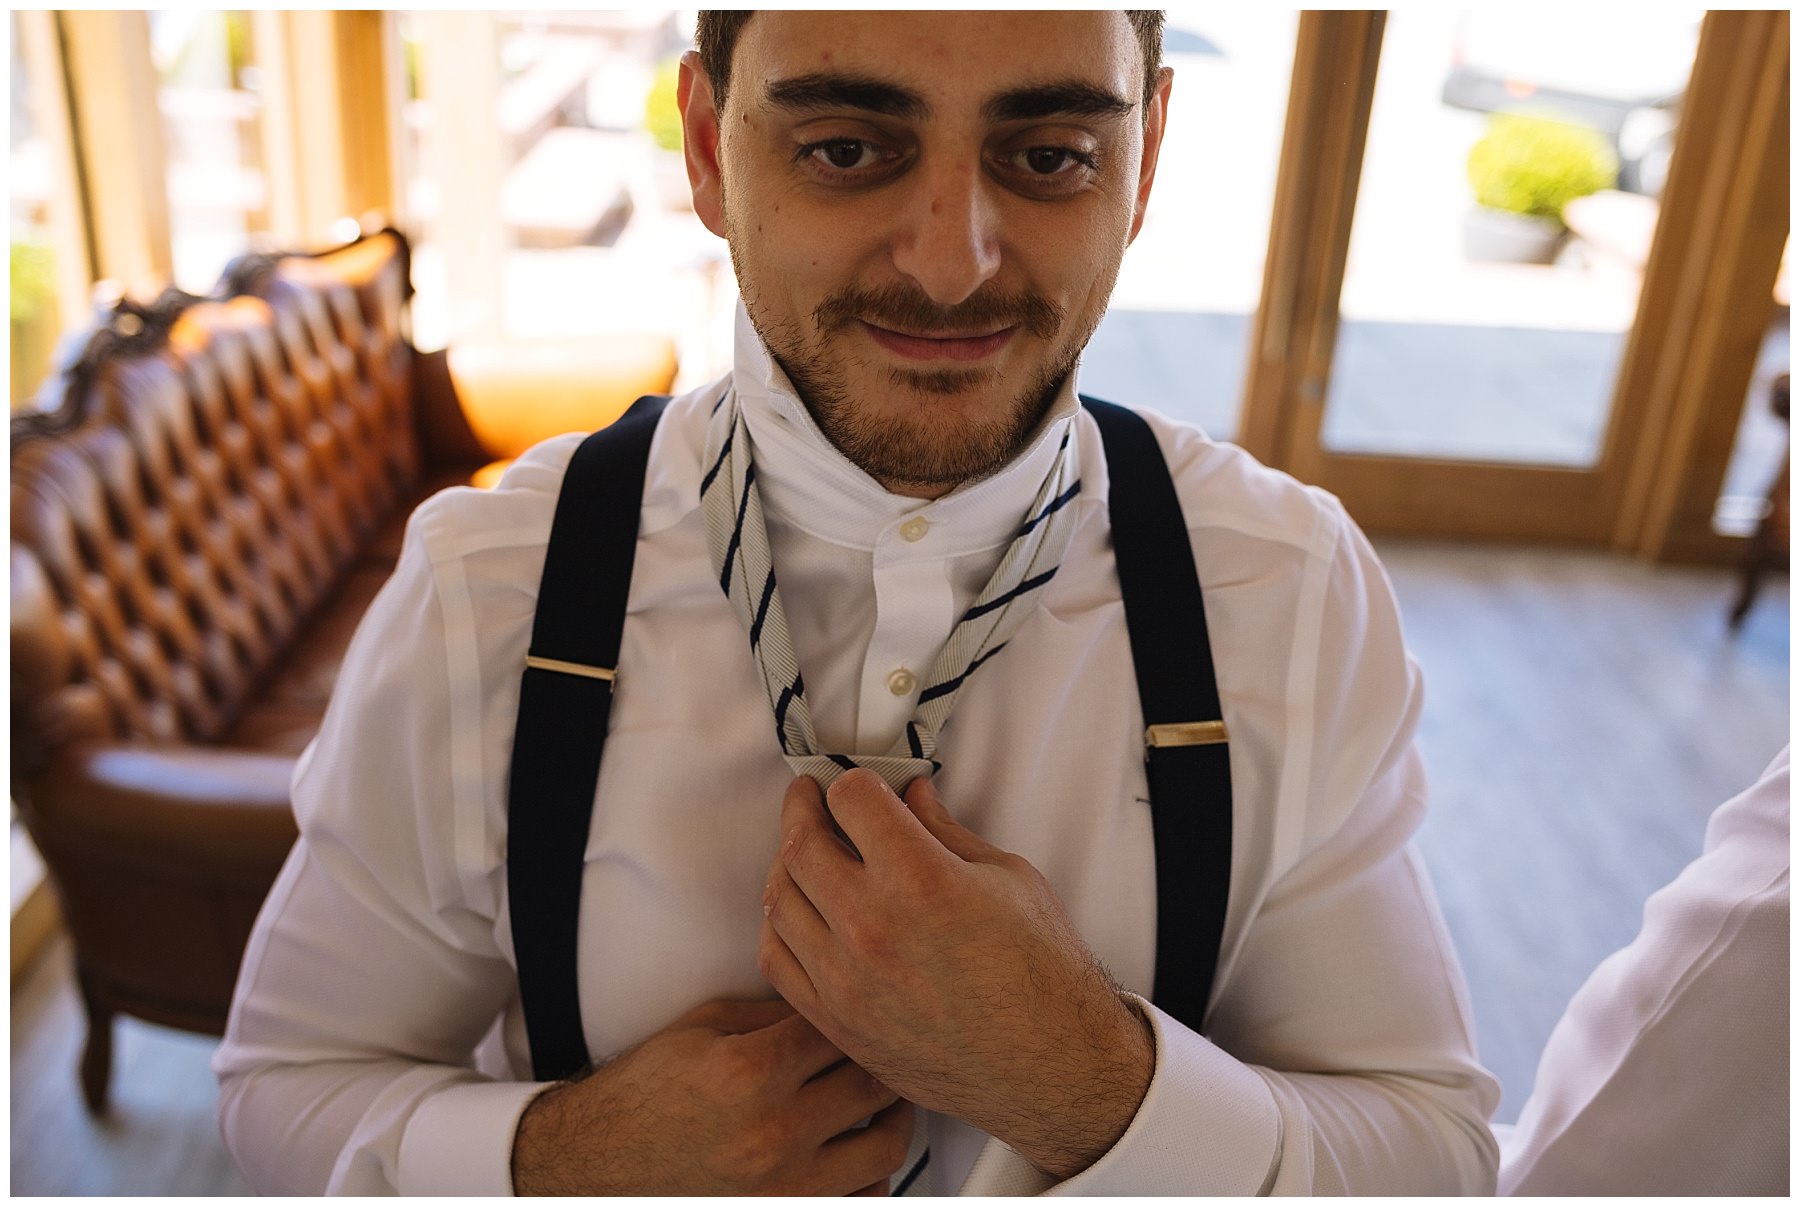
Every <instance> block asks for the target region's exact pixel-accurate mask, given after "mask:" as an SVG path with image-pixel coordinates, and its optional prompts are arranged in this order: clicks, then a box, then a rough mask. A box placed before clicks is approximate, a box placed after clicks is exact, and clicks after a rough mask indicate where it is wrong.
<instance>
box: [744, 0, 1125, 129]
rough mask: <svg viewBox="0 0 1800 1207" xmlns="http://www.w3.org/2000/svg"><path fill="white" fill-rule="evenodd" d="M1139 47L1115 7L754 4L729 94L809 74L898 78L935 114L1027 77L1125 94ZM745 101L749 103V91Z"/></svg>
mask: <svg viewBox="0 0 1800 1207" xmlns="http://www.w3.org/2000/svg"><path fill="white" fill-rule="evenodd" d="M1143 70H1144V61H1143V53H1142V50H1141V48H1140V46H1139V44H1138V40H1137V36H1136V34H1135V33H1134V32H1133V31H1132V26H1131V22H1130V20H1129V19H1128V18H1127V17H1126V16H1125V15H1124V14H1123V13H1120V12H1105V11H1099V12H1096V11H1080V12H1076V11H1069V12H799V11H791V10H789V11H769V10H760V11H758V12H757V14H756V16H755V17H754V18H753V19H752V20H750V21H749V22H747V23H746V24H745V26H744V30H743V33H742V34H741V35H740V37H739V39H738V44H737V48H736V52H735V53H734V54H733V56H732V65H731V79H732V84H733V87H732V94H733V95H736V96H744V95H745V92H746V89H745V88H744V84H745V83H747V82H750V81H756V84H755V85H753V86H752V88H751V89H750V90H749V91H751V92H752V93H754V91H755V90H756V89H757V88H758V87H760V86H761V85H766V84H768V83H772V82H775V81H778V80H782V79H786V78H790V77H793V76H800V75H805V74H809V73H813V72H826V71H830V72H843V73H847V74H851V75H859V76H869V77H873V78H880V79H883V80H887V81H891V82H893V83H896V84H901V85H904V86H905V87H907V88H908V89H909V90H911V91H914V92H916V93H918V94H919V95H920V96H922V97H924V98H925V99H926V100H927V101H928V102H929V103H930V104H931V106H932V108H933V110H934V111H938V110H940V109H942V110H944V111H954V110H956V109H957V108H958V107H959V106H961V105H965V104H972V105H977V106H978V105H979V104H980V103H981V102H982V101H983V100H985V99H987V98H988V97H991V96H993V95H994V94H996V93H998V92H1001V91H1005V90H1009V89H1015V88H1019V87H1021V86H1026V85H1031V84H1041V83H1047V82H1050V81H1064V80H1070V79H1080V80H1084V81H1088V82H1092V83H1094V84H1099V85H1104V86H1106V87H1108V88H1109V89H1110V90H1111V91H1114V92H1116V93H1118V94H1120V95H1122V96H1125V97H1136V96H1138V95H1139V93H1140V92H1141V91H1142V88H1143ZM745 99H746V100H747V101H748V100H750V97H749V96H745Z"/></svg>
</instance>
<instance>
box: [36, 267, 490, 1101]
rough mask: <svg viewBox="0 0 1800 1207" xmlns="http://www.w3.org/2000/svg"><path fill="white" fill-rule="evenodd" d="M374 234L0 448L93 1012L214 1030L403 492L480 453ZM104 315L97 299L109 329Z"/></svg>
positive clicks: (411, 500)
mask: <svg viewBox="0 0 1800 1207" xmlns="http://www.w3.org/2000/svg"><path fill="white" fill-rule="evenodd" d="M406 266H407V256H406V248H405V244H404V242H403V241H402V240H401V239H400V238H399V236H398V235H396V234H394V233H392V232H384V233H383V234H381V235H377V236H372V237H370V238H367V239H364V240H360V241H359V242H357V243H355V244H352V245H351V246H349V247H348V248H344V249H340V250H339V251H336V252H332V253H327V254H324V255H322V256H318V257H289V258H285V259H280V260H277V261H273V262H272V263H271V264H270V265H268V266H267V267H266V270H265V271H263V272H262V273H261V274H260V276H259V278H258V280H257V283H256V284H255V285H254V287H253V291H251V292H246V293H242V294H240V295H239V296H235V297H232V298H231V299H230V300H216V301H204V302H200V303H197V304H195V305H193V306H192V307H191V308H189V309H187V310H186V311H185V312H184V313H182V315H181V317H180V318H179V319H178V320H177V321H176V322H175V323H174V325H173V327H172V328H170V329H169V331H168V333H167V337H166V339H163V340H159V341H156V343H155V344H154V346H152V347H149V348H146V349H134V350H129V351H125V352H121V353H119V354H118V355H115V356H112V357H110V358H109V359H107V360H105V361H104V362H102V363H100V365H99V367H98V369H97V371H96V372H94V373H93V374H92V375H91V377H90V378H88V379H87V380H86V382H85V386H86V389H85V397H84V398H83V399H81V400H80V402H81V404H82V405H81V409H80V410H79V412H78V413H79V414H81V415H82V416H83V418H82V419H81V420H80V421H79V422H78V423H76V424H75V425H74V426H73V427H72V428H70V429H69V430H66V431H62V432H59V433H56V434H54V435H49V436H36V437H32V438H26V439H20V438H18V437H17V436H16V435H15V439H14V445H13V457H12V550H11V570H12V574H11V582H12V689H13V744H12V756H13V757H12V768H13V770H12V790H13V795H14V799H15V801H17V803H18V805H19V807H20V810H21V813H22V814H23V816H24V818H25V821H26V824H27V826H28V827H29V828H30V830H31V833H32V837H33V839H34V841H35V842H36V843H37V845H38V847H39V849H40V851H41V852H42V853H43V855H44V859H45V863H46V864H47V866H48V868H49V870H50V876H51V879H52V881H53V883H54V884H55V887H56V889H57V891H58V895H59V897H60V899H61V902H62V905H63V912H64V917H65V919H66V921H67V924H68V927H69V930H70V933H71V935H72V937H73V940H74V946H75V951H76V960H77V972H78V976H79V979H80V982H81V987H82V991H83V994H84V998H85V1001H86V1004H87V1008H88V1011H89V1023H90V1033H89V1043H88V1049H87V1052H86V1054H85V1056H84V1060H83V1070H82V1072H83V1084H84V1088H85V1089H86V1091H87V1094H88V1101H89V1104H90V1106H92V1107H93V1108H94V1109H96V1110H97V1109H100V1108H101V1107H103V1105H104V1102H105V1094H106V1081H107V1068H108V1064H109V1060H110V1038H109V1037H110V1019H111V1016H112V1014H113V1013H114V1012H118V1011H123V1012H127V1013H130V1014H134V1015H137V1016H139V1017H142V1018H145V1019H148V1020H150V1021H153V1022H159V1023H164V1024H168V1025H172V1026H178V1027H184V1028H189V1029H193V1030H198V1031H203V1032H208V1033H212V1034H217V1033H219V1032H220V1031H222V1029H223V1026H224V1022H225V1016H226V1012H227V1009H228V1007H229V1004H230V1000H231V991H232V986H233V984H234V982H235V979H236V975H237V968H238V962H239V960H240V959H241V957H242V953H243V947H244V943H245V940H246V938H247V936H248V933H249V929H250V926H251V923H252V922H253V920H254V918H255V915H256V911H257V909H258V907H259V906H260V904H261V902H262V898H263V896H264V894H265V893H266V892H267V890H268V887H269V884H270V883H271V881H272V880H273V878H274V876H275V874H276V872H277V871H278V870H279V868H280V866H281V863H282V860H283V859H284V857H285V856H286V853H287V850H288V848H289V847H290V846H291V845H292V842H293V839H294V836H295V827H294V821H293V817H292V813H291V810H290V808H289V804H288V780H289V777H290V776H291V773H292V770H293V761H294V757H295V756H296V755H297V754H298V753H299V752H300V750H301V749H302V748H303V747H304V746H305V744H306V742H307V741H308V740H309V739H310V738H311V736H312V734H313V733H314V732H315V731H316V729H317V727H318V724H319V721H320V719H321V717H322V715H323V712H324V707H325V703H326V699H327V697H328V695H329V693H330V690H331V686H332V683H333V681H334V680H335V678H336V675H337V669H338V665H339V661H340V659H341V657H342V654H343V651H344V649H345V646H346V645H347V644H348V641H349V637H350V634H351V632H352V630H353V629H354V628H355V625H356V622H357V620H358V619H359V618H360V616H361V615H362V612H363V610H364V608H366V607H367V605H368V603H369V601H370V600H371V599H372V598H373V596H374V594H375V592H376V590H377V589H378V588H379V587H380V585H381V583H382V582H383V581H384V580H385V579H386V577H387V575H388V573H389V572H390V571H391V569H392V566H393V561H394V558H395V557H396V555H397V553H398V550H399V542H400V535H401V532H402V529H403V526H404V523H405V519H406V516H407V514H408V513H409V512H410V510H411V508H412V506H413V505H414V504H415V503H416V502H418V501H419V500H420V499H421V498H423V497H424V495H426V494H428V493H430V492H431V491H434V490H436V489H438V488H440V487H442V486H445V485H450V484H454V483H457V482H464V481H467V478H468V475H469V473H470V472H471V471H472V470H473V469H474V468H475V467H476V466H478V465H479V464H480V463H481V462H483V461H485V460H487V459H488V457H489V455H490V454H489V453H488V452H487V451H486V450H484V449H482V448H481V447H480V446H479V444H478V443H477V442H476V441H475V440H474V439H473V438H472V437H471V436H470V434H469V432H468V429H467V426H466V424H464V423H462V422H461V421H460V419H459V418H458V411H457V407H456V399H455V394H454V390H453V389H451V388H450V384H449V377H448V375H447V373H445V371H444V369H443V364H442V357H441V356H440V357H438V358H435V359H433V358H426V357H421V356H419V355H418V354H416V353H415V352H414V351H413V349H412V347H411V346H410V344H409V343H408V342H407V339H406V337H405V334H404V330H403V321H404V315H405V302H406V299H407V297H408V295H409V285H408V283H407V280H406ZM116 325H117V320H115V326H116Z"/></svg>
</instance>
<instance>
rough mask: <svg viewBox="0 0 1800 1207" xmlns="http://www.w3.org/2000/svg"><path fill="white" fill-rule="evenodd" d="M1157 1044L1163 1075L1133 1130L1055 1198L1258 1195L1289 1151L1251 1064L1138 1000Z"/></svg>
mask: <svg viewBox="0 0 1800 1207" xmlns="http://www.w3.org/2000/svg"><path fill="white" fill-rule="evenodd" d="M1125 997H1126V999H1127V1000H1128V1001H1130V1002H1131V1004H1132V1005H1134V1006H1136V1007H1137V1009H1138V1010H1139V1011H1140V1012H1141V1013H1142V1014H1143V1016H1144V1017H1145V1018H1146V1019H1148V1020H1149V1022H1150V1029H1151V1031H1152V1032H1153V1033H1154V1034H1155V1036H1156V1069H1155V1071H1154V1072H1153V1073H1152V1074H1151V1077H1150V1089H1149V1091H1148V1092H1147V1093H1145V1095H1144V1101H1143V1102H1142V1103H1140V1104H1139V1105H1138V1110H1137V1114H1136V1115H1135V1116H1133V1118H1132V1120H1131V1126H1130V1127H1128V1128H1126V1129H1125V1134H1124V1135H1123V1136H1120V1137H1119V1141H1118V1143H1117V1144H1114V1145H1113V1146H1112V1148H1110V1149H1108V1150H1107V1151H1106V1153H1105V1155H1103V1156H1102V1157H1101V1158H1100V1159H1099V1160H1098V1161H1095V1162H1094V1163H1093V1164H1092V1165H1090V1166H1088V1167H1087V1168H1086V1169H1084V1170H1082V1171H1081V1172H1080V1173H1078V1174H1076V1175H1075V1176H1074V1177H1072V1178H1069V1179H1067V1180H1066V1181H1063V1182H1060V1183H1058V1184H1057V1185H1055V1186H1053V1187H1051V1188H1050V1189H1049V1190H1047V1191H1046V1192H1045V1193H1046V1194H1051V1195H1094V1194H1184V1195H1253V1194H1260V1193H1262V1192H1263V1191H1264V1189H1265V1188H1266V1187H1267V1186H1268V1184H1269V1182H1270V1180H1271V1176H1272V1174H1273V1172H1274V1170H1275V1167H1276V1165H1277V1163H1278V1158H1279V1157H1280V1149H1281V1110H1280V1108H1279V1107H1278V1106H1277V1105H1276V1103H1275V1096H1274V1095H1273V1094H1272V1093H1271V1092H1270V1091H1269V1086H1268V1083H1267V1082H1265V1081H1264V1080H1263V1079H1262V1076H1261V1074H1259V1073H1257V1071H1256V1070H1255V1069H1252V1068H1251V1067H1250V1066H1249V1065H1246V1064H1244V1063H1243V1062H1242V1061H1239V1060H1238V1059H1236V1058H1235V1057H1233V1056H1231V1055H1229V1054H1227V1053H1226V1052H1225V1051H1224V1050H1223V1049H1221V1048H1220V1047H1218V1046H1217V1045H1216V1044H1214V1043H1213V1042H1212V1041H1211V1040H1209V1039H1206V1038H1205V1037H1204V1036H1201V1035H1198V1034H1196V1033H1195V1032H1193V1031H1190V1030H1188V1029H1187V1028H1186V1027H1184V1026H1182V1025H1181V1024H1180V1023H1178V1022H1176V1021H1175V1020H1174V1019H1173V1018H1170V1017H1169V1016H1168V1015H1167V1014H1164V1013H1163V1012H1162V1011H1161V1010H1158V1009H1157V1008H1156V1007H1155V1006H1153V1005H1151V1004H1150V1003H1149V1002H1146V1001H1145V1000H1144V999H1143V998H1141V997H1138V996H1137V995H1136V994H1129V993H1128V994H1126V995H1125Z"/></svg>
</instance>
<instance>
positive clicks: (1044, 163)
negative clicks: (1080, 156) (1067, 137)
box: [1025, 147, 1070, 176]
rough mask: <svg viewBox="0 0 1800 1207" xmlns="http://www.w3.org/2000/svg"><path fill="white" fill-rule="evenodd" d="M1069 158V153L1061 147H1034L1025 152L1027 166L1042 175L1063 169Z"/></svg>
mask: <svg viewBox="0 0 1800 1207" xmlns="http://www.w3.org/2000/svg"><path fill="white" fill-rule="evenodd" d="M1069 159H1070V155H1069V153H1068V152H1067V151H1065V150H1063V149H1062V148H1061V147H1033V148H1031V150H1029V151H1027V152H1025V166H1026V167H1028V168H1030V169H1031V170H1032V171H1033V172H1036V173H1038V174H1039V175H1041V176H1049V175H1052V174H1054V173H1056V172H1059V171H1061V170H1062V168H1063V166H1064V165H1065V164H1067V163H1068V162H1069Z"/></svg>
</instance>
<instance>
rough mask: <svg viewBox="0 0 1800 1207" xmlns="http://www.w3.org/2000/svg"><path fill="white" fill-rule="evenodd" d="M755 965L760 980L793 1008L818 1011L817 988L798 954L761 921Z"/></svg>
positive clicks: (773, 929)
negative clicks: (759, 972)
mask: <svg viewBox="0 0 1800 1207" xmlns="http://www.w3.org/2000/svg"><path fill="white" fill-rule="evenodd" d="M756 966H757V968H758V969H759V970H760V971H761V972H762V974H763V980H765V981H767V982H769V985H770V987H771V988H773V989H774V990H775V992H776V993H779V994H780V995H781V996H782V997H784V998H786V999H787V1001H788V1002H790V1003H792V1004H793V1005H794V1006H795V1007H796V1008H801V1007H804V1008H805V1009H806V1010H809V1011H812V1012H814V1013H817V1012H818V1010H819V991H818V989H817V988H816V987H815V986H814V984H813V981H812V978H811V977H810V976H808V975H807V972H806V969H805V967H804V966H802V965H801V963H800V959H799V957H798V956H796V955H795V954H794V953H793V950H792V949H791V948H789V947H788V945H787V943H786V942H784V941H783V940H782V938H781V936H780V935H778V934H776V933H775V928H774V927H773V926H770V925H769V924H768V923H767V922H765V923H763V928H762V937H761V938H760V939H759V940H758V943H757V949H756Z"/></svg>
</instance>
